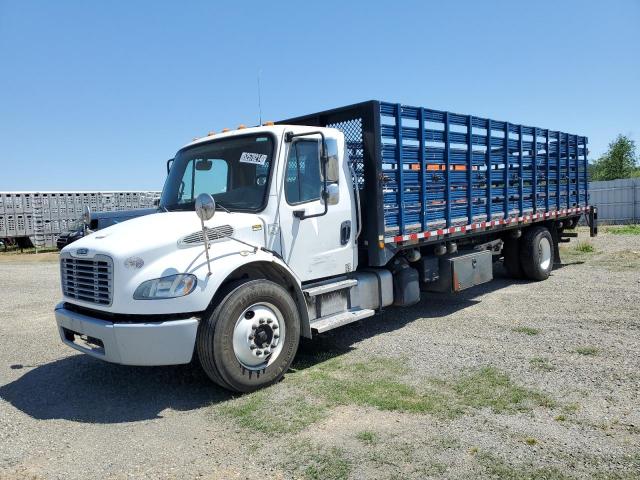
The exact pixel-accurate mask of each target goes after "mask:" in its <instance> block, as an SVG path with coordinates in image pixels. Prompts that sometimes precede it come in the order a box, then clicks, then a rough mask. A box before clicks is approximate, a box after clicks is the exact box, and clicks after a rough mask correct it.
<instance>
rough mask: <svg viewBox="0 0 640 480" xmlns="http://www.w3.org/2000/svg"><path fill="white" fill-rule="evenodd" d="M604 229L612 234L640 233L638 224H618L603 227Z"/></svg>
mask: <svg viewBox="0 0 640 480" xmlns="http://www.w3.org/2000/svg"><path fill="white" fill-rule="evenodd" d="M604 231H605V232H606V233H611V234H613V235H640V225H620V226H616V227H605V229H604Z"/></svg>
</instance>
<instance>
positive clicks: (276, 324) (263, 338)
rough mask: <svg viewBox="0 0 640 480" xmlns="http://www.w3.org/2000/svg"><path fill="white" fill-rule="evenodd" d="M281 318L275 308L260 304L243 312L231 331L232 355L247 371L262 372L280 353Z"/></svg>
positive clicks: (264, 303) (281, 342)
mask: <svg viewBox="0 0 640 480" xmlns="http://www.w3.org/2000/svg"><path fill="white" fill-rule="evenodd" d="M285 330H286V328H285V324H284V317H283V316H282V312H280V310H279V309H278V307H276V306H275V305H273V304H271V303H267V302H259V303H255V304H253V305H251V306H250V307H249V308H247V309H245V310H244V311H243V312H242V313H241V314H240V316H239V317H238V319H237V320H236V325H235V327H234V329H233V353H234V354H235V356H236V359H237V360H238V362H240V365H242V366H243V367H244V368H246V369H248V370H264V369H265V368H267V367H268V366H269V365H271V364H272V363H273V362H274V361H275V360H276V359H277V358H278V356H279V355H280V352H282V347H283V345H284V339H285V334H286V331H285Z"/></svg>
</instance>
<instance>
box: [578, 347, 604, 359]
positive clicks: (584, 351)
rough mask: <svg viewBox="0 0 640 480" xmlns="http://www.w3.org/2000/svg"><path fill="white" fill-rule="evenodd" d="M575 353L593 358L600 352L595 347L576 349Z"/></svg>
mask: <svg viewBox="0 0 640 480" xmlns="http://www.w3.org/2000/svg"><path fill="white" fill-rule="evenodd" d="M576 353H579V354H580V355H585V356H588V357H594V356H596V355H598V353H600V350H599V349H598V348H597V347H591V346H585V347H578V348H576Z"/></svg>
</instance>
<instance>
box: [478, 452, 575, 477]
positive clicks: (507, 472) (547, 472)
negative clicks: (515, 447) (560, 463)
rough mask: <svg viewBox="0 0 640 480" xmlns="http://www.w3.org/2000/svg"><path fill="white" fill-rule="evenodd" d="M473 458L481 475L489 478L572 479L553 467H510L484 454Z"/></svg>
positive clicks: (499, 459) (494, 457)
mask: <svg viewBox="0 0 640 480" xmlns="http://www.w3.org/2000/svg"><path fill="white" fill-rule="evenodd" d="M474 458H476V459H477V461H478V463H479V464H480V466H481V468H482V469H483V473H484V474H486V475H487V476H488V477H490V478H499V479H506V480H569V479H573V478H574V477H572V476H569V475H566V474H564V473H563V472H562V471H560V470H558V469H557V468H555V467H542V468H537V467H534V466H531V465H510V464H508V463H506V462H505V461H504V460H502V459H501V458H498V457H496V456H495V455H491V454H489V453H486V452H480V453H478V454H476V455H475V457H474Z"/></svg>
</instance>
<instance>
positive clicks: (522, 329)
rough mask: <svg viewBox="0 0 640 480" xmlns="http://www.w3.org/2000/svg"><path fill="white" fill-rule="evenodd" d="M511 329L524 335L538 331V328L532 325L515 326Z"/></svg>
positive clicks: (537, 332)
mask: <svg viewBox="0 0 640 480" xmlns="http://www.w3.org/2000/svg"><path fill="white" fill-rule="evenodd" d="M511 330H513V331H514V332H516V333H524V334H525V335H538V334H539V333H540V330H539V329H537V328H533V327H515V328H512V329H511Z"/></svg>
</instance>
